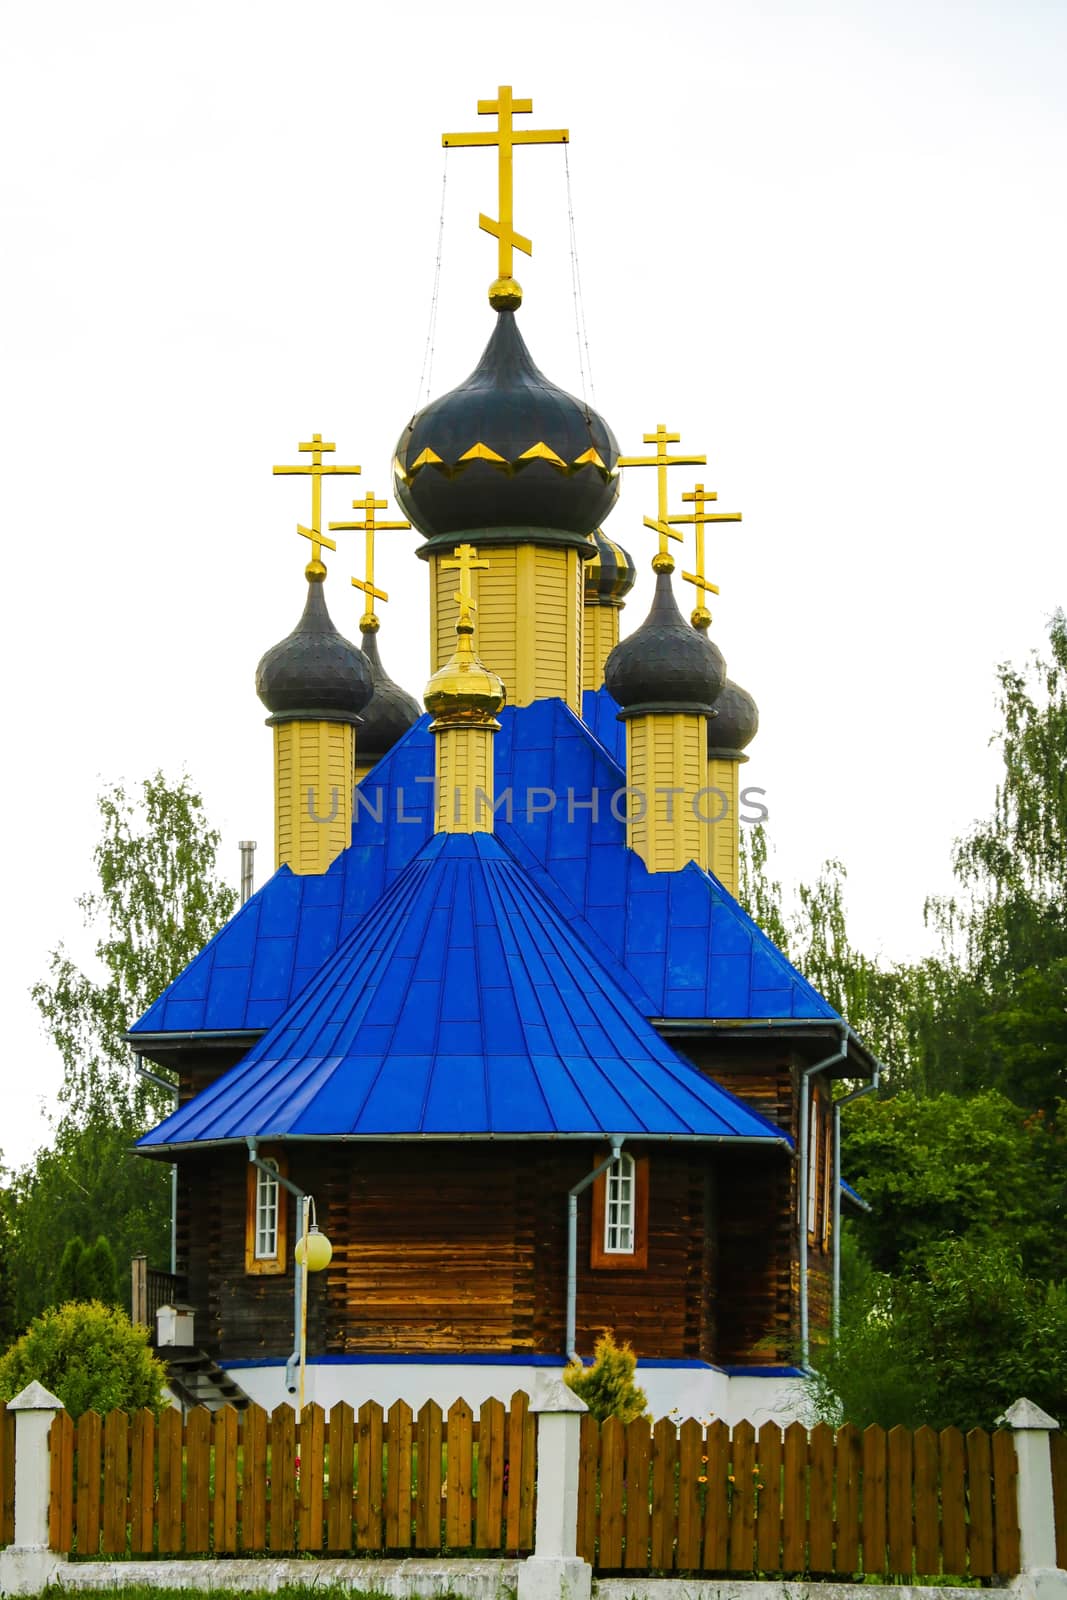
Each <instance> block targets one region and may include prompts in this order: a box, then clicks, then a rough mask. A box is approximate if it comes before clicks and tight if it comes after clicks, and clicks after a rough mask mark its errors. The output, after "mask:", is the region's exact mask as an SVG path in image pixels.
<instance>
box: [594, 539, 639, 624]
mask: <svg viewBox="0 0 1067 1600" xmlns="http://www.w3.org/2000/svg"><path fill="white" fill-rule="evenodd" d="M590 537H591V538H592V540H593V543H594V544H595V545H596V555H595V556H594V557H593V559H592V561H587V562H586V563H585V569H584V571H583V574H582V576H583V578H584V580H585V603H586V605H587V606H594V605H602V606H621V605H624V604H625V596H626V595H628V594H629V592H630V590H631V589H632V588H633V586H634V579H635V578H636V577H637V568H636V567H635V566H634V563H633V558H632V557H631V556H629V555H628V554H627V553H626V551H625V550H624V549H623V547H622V545H621V544H616V543H615V541H614V540H613V539H609V538H607V536H606V535H605V534H604V533H603V531H602V530H601V529H600V528H597V529H596V530H595V531H594V532H593V533H592V534H591V536H590Z"/></svg>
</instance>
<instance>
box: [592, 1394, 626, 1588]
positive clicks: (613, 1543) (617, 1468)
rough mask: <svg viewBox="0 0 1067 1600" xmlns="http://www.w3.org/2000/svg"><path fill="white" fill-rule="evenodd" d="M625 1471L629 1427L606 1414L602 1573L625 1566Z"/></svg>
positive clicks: (602, 1445) (602, 1466)
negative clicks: (623, 1543) (623, 1554)
mask: <svg viewBox="0 0 1067 1600" xmlns="http://www.w3.org/2000/svg"><path fill="white" fill-rule="evenodd" d="M625 1472H626V1430H625V1427H624V1425H623V1424H622V1423H621V1422H620V1421H619V1419H618V1417H607V1418H606V1419H605V1420H604V1421H603V1422H602V1423H601V1425H600V1518H599V1528H598V1533H599V1540H600V1559H599V1562H598V1567H599V1570H600V1571H601V1572H614V1571H617V1570H618V1569H619V1568H620V1567H621V1566H622V1534H623V1520H622V1513H623V1489H624V1483H625Z"/></svg>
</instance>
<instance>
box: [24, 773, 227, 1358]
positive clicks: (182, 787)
mask: <svg viewBox="0 0 1067 1600" xmlns="http://www.w3.org/2000/svg"><path fill="white" fill-rule="evenodd" d="M99 809H100V816H101V821H102V831H101V838H100V841H99V843H98V845H97V847H96V850H95V852H94V857H93V859H94V864H95V867H96V873H97V879H98V885H97V888H96V889H95V890H94V891H92V892H91V893H89V894H86V895H83V896H82V897H81V899H80V900H79V901H78V904H79V906H80V908H81V910H82V912H83V914H84V916H85V918H86V921H87V923H88V924H90V925H92V926H94V927H95V929H96V931H97V941H96V956H97V959H98V961H99V963H100V966H101V969H102V976H101V978H100V979H99V980H98V979H95V978H92V977H90V976H88V975H87V974H86V973H85V972H83V971H81V970H80V969H79V968H78V967H77V966H76V965H75V963H74V962H73V960H72V959H71V958H70V956H69V955H68V953H67V952H66V950H65V949H64V948H63V946H62V945H60V946H59V947H58V948H57V949H56V950H55V951H54V952H53V953H52V955H51V957H50V970H49V977H48V979H47V980H45V981H43V982H41V983H38V984H36V985H35V986H34V989H33V997H34V999H35V1001H36V1002H37V1006H38V1008H39V1010H40V1013H41V1016H42V1018H43V1020H44V1024H45V1028H46V1030H47V1032H48V1033H49V1034H50V1036H51V1038H52V1039H53V1041H54V1043H55V1045H56V1047H57V1049H58V1050H59V1052H60V1055H61V1056H62V1059H63V1067H64V1081H63V1088H62V1091H61V1099H62V1101H63V1104H64V1110H63V1113H62V1115H61V1116H60V1118H59V1119H58V1121H57V1123H56V1125H55V1128H54V1138H53V1143H52V1145H51V1146H50V1147H49V1148H47V1149H43V1150H40V1151H38V1153H37V1156H36V1157H35V1159H34V1161H33V1163H32V1164H31V1165H29V1166H28V1167H26V1168H24V1169H23V1170H22V1171H21V1172H19V1173H18V1174H17V1176H16V1177H15V1178H14V1179H13V1180H12V1183H11V1187H10V1190H9V1207H8V1214H9V1220H10V1224H11V1230H12V1236H13V1252H14V1277H15V1316H16V1325H17V1326H18V1327H20V1328H24V1327H25V1326H26V1324H27V1323H28V1322H29V1320H30V1318H31V1317H33V1316H36V1315H37V1314H38V1313H39V1312H41V1311H43V1310H44V1309H45V1307H47V1306H49V1305H53V1304H55V1302H56V1298H57V1286H56V1274H57V1268H58V1266H59V1263H60V1261H61V1259H62V1256H63V1252H64V1247H65V1245H66V1243H67V1241H68V1240H70V1239H73V1238H75V1237H80V1238H82V1239H93V1240H95V1239H97V1238H99V1237H100V1236H101V1235H102V1236H103V1237H104V1239H105V1240H106V1246H105V1248H110V1250H111V1253H112V1255H113V1258H114V1260H115V1262H117V1263H121V1264H122V1266H121V1267H119V1268H118V1269H117V1271H118V1273H119V1275H123V1274H124V1271H125V1263H126V1262H128V1260H129V1258H130V1256H131V1255H133V1254H136V1253H137V1252H140V1251H144V1252H145V1253H146V1254H148V1255H149V1256H150V1257H154V1258H155V1259H157V1260H159V1259H160V1258H161V1257H162V1256H163V1255H164V1252H165V1251H166V1249H167V1237H168V1216H169V1207H170V1199H169V1182H168V1178H169V1175H168V1173H167V1170H166V1168H165V1167H162V1166H160V1165H159V1164H158V1163H156V1162H149V1161H145V1160H142V1159H141V1158H139V1157H137V1156H135V1155H133V1154H132V1153H131V1147H132V1145H133V1144H134V1143H135V1142H136V1140H137V1139H138V1138H139V1137H140V1136H141V1134H142V1133H144V1131H145V1130H146V1128H147V1127H149V1126H150V1125H151V1124H152V1123H153V1122H154V1121H157V1120H158V1118H159V1117H160V1115H161V1114H163V1113H165V1112H167V1111H169V1110H170V1102H169V1099H167V1098H166V1097H165V1096H164V1095H161V1091H159V1090H158V1089H154V1088H152V1087H151V1086H149V1085H148V1084H147V1083H146V1082H145V1081H144V1080H142V1079H141V1078H139V1077H138V1076H137V1075H136V1074H135V1073H134V1072H133V1070H132V1061H131V1057H130V1051H129V1047H128V1046H127V1045H126V1044H124V1043H123V1034H124V1033H125V1032H126V1030H127V1029H128V1028H129V1026H130V1024H131V1023H133V1022H134V1021H136V1019H137V1017H138V1016H140V1015H141V1013H142V1012H143V1011H144V1010H146V1009H147V1007H148V1006H149V1005H150V1004H151V1002H152V1001H153V1000H154V999H155V998H156V997H157V995H158V994H159V993H160V992H161V991H162V990H163V989H164V988H166V986H167V984H168V983H170V982H171V980H172V979H173V978H174V977H176V976H177V974H178V973H179V972H181V971H182V969H183V968H184V967H185V966H186V965H187V964H188V963H189V961H191V960H192V958H193V957H194V956H195V955H196V954H197V953H198V952H199V951H200V950H201V949H202V948H203V946H204V945H205V944H206V943H207V942H208V940H209V939H210V938H211V937H212V935H213V934H214V933H216V932H217V930H218V928H219V927H220V926H221V925H222V923H223V922H225V920H226V919H227V918H228V917H229V916H230V915H231V913H232V912H233V910H234V907H235V905H236V902H237V897H236V895H235V893H234V891H233V890H232V889H230V888H229V887H228V886H226V885H225V884H224V883H222V882H221V881H220V880H219V879H218V877H217V876H216V856H217V851H218V845H219V835H218V833H217V832H216V831H215V830H214V829H212V828H210V827H209V826H208V824H207V821H206V819H205V817H204V809H203V801H202V800H201V798H200V796H199V794H197V793H196V792H195V790H194V789H193V788H192V787H191V785H190V783H189V780H188V778H187V777H182V778H181V779H180V780H179V782H178V783H177V784H168V783H167V781H166V779H165V778H164V777H163V775H162V774H161V773H156V774H155V775H154V776H153V777H151V778H148V779H146V780H145V781H144V782H143V783H142V784H141V785H140V788H139V790H137V791H136V792H135V793H133V794H130V793H127V791H126V790H125V789H124V788H122V787H121V786H120V785H113V786H111V787H110V788H108V789H105V791H104V792H103V794H102V795H101V796H100V800H99ZM116 1290H117V1285H116Z"/></svg>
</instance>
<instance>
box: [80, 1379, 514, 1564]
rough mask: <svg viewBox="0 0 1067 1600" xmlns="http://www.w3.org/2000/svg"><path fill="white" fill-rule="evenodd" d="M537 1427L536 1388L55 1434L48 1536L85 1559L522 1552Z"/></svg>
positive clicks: (141, 1418) (93, 1424) (138, 1421)
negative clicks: (451, 1400)
mask: <svg viewBox="0 0 1067 1600" xmlns="http://www.w3.org/2000/svg"><path fill="white" fill-rule="evenodd" d="M535 1429H536V1423H535V1419H534V1418H533V1417H532V1416H531V1414H530V1403H529V1398H528V1396H527V1395H525V1394H523V1393H521V1392H520V1393H518V1394H515V1395H514V1396H513V1397H512V1400H511V1404H510V1407H509V1408H505V1407H504V1405H503V1403H502V1402H501V1401H499V1400H487V1401H486V1402H485V1404H484V1405H483V1406H482V1407H481V1409H480V1411H479V1412H478V1414H477V1416H475V1414H474V1412H473V1411H472V1409H471V1407H470V1406H469V1405H467V1403H466V1402H465V1401H463V1400H457V1401H456V1403H455V1405H453V1406H452V1407H451V1408H450V1410H449V1411H448V1412H447V1414H443V1413H442V1411H441V1407H440V1406H438V1405H435V1404H434V1403H433V1402H432V1401H430V1402H428V1403H427V1404H426V1405H424V1406H423V1407H422V1409H421V1410H420V1411H419V1412H418V1414H417V1415H415V1414H413V1412H412V1410H411V1407H410V1406H408V1405H406V1404H405V1403H404V1401H403V1400H398V1401H397V1402H396V1404H395V1405H393V1406H391V1407H390V1409H389V1411H388V1412H384V1411H383V1410H382V1407H381V1406H380V1405H378V1404H377V1403H376V1402H374V1401H369V1402H367V1404H365V1405H362V1406H360V1408H359V1410H358V1411H354V1410H353V1408H352V1407H351V1406H350V1405H347V1404H346V1403H344V1402H341V1403H340V1404H338V1405H335V1406H334V1407H333V1409H332V1410H331V1411H330V1413H329V1415H327V1414H326V1413H325V1412H324V1411H323V1410H322V1409H321V1407H319V1406H315V1405H310V1406H306V1407H305V1409H304V1412H303V1415H302V1418H301V1420H300V1421H299V1422H298V1421H297V1418H296V1414H295V1412H294V1411H293V1409H292V1407H291V1406H288V1405H282V1406H279V1407H278V1408H277V1409H276V1410H275V1411H273V1412H271V1413H270V1415H268V1414H267V1412H266V1411H264V1410H262V1409H261V1408H260V1407H259V1406H250V1407H249V1408H248V1409H247V1410H246V1411H243V1412H241V1413H240V1414H239V1413H238V1412H236V1411H234V1410H233V1409H232V1408H231V1407H229V1406H227V1407H226V1408H225V1409H223V1410H222V1411H218V1412H216V1413H215V1414H214V1415H212V1414H211V1413H210V1412H209V1411H207V1410H205V1409H204V1408H203V1407H197V1408H196V1409H194V1410H191V1411H190V1412H189V1413H188V1414H187V1416H186V1417H185V1418H184V1419H183V1418H182V1416H181V1415H180V1414H179V1413H178V1412H177V1411H173V1410H170V1411H165V1412H164V1413H163V1415H162V1416H161V1417H160V1418H159V1420H158V1422H157V1420H156V1418H155V1417H154V1416H153V1415H152V1413H151V1412H150V1411H139V1412H136V1413H134V1414H133V1415H132V1416H127V1414H126V1413H125V1412H124V1411H112V1412H111V1413H110V1414H109V1415H108V1416H106V1417H101V1416H99V1415H98V1413H97V1412H95V1411H87V1412H85V1414H84V1415H83V1416H81V1417H80V1418H79V1419H78V1422H77V1423H76V1424H75V1423H74V1422H72V1421H71V1419H70V1417H69V1416H67V1415H66V1413H65V1412H64V1413H61V1414H60V1415H59V1416H58V1417H57V1418H56V1419H55V1421H54V1422H53V1424H52V1429H51V1436H50V1442H51V1473H52V1481H51V1503H50V1517H49V1542H50V1544H51V1547H52V1549H53V1550H59V1551H69V1552H73V1553H74V1554H76V1555H78V1556H96V1555H108V1556H112V1557H114V1556H124V1555H141V1556H147V1555H162V1556H166V1555H179V1554H184V1555H205V1554H208V1553H213V1554H222V1553H237V1552H241V1553H251V1552H258V1551H269V1552H270V1553H271V1554H274V1555H279V1554H286V1555H288V1554H292V1553H294V1552H301V1553H303V1552H323V1553H325V1552H329V1553H331V1554H337V1555H345V1554H348V1553H350V1552H351V1551H353V1550H359V1551H361V1552H375V1551H389V1552H391V1553H392V1552H396V1553H398V1554H399V1553H405V1554H406V1553H410V1552H413V1551H424V1552H428V1553H432V1552H439V1551H441V1550H448V1551H449V1552H451V1553H470V1552H473V1551H478V1552H485V1553H486V1554H504V1553H509V1554H523V1553H528V1552H529V1551H530V1550H531V1549H532V1547H533V1529H534V1471H535V1458H536V1434H535Z"/></svg>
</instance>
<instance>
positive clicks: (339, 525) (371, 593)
mask: <svg viewBox="0 0 1067 1600" xmlns="http://www.w3.org/2000/svg"><path fill="white" fill-rule="evenodd" d="M388 505H389V502H388V500H376V499H375V498H374V490H373V489H368V490H367V493H366V494H365V495H364V497H363V499H362V500H353V502H352V509H353V511H363V512H365V513H366V514H365V516H364V517H363V519H362V521H360V522H331V523H330V525H329V527H330V532H331V533H342V532H349V531H354V532H356V533H363V534H365V535H366V551H365V553H366V571H367V576H366V577H365V578H353V579H352V587H353V588H354V589H361V590H362V591H363V593H364V595H365V596H366V600H367V609H366V610H365V611H364V613H363V615H362V616H361V617H360V619H359V626H360V629H361V631H362V632H363V633H377V631H378V618H377V616H376V614H375V610H374V602H375V600H381V601H382V602H383V603H384V602H385V601H386V600H388V598H389V596H388V595H387V594H386V592H385V590H384V589H376V588H375V587H374V535H375V534H376V533H377V532H378V530H379V528H410V527H411V523H410V522H378V521H377V520H376V518H375V512H376V511H385V510H386V508H387V507H388ZM331 548H332V547H331Z"/></svg>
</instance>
